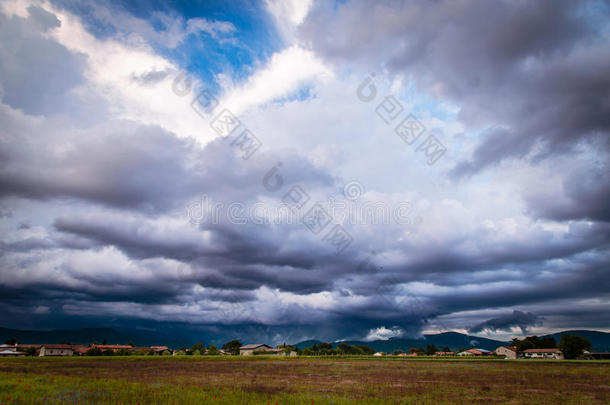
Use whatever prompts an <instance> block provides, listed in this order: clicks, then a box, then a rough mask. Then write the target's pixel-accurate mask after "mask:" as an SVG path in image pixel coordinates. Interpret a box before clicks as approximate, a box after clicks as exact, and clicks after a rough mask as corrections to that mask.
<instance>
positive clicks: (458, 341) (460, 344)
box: [293, 332, 509, 353]
mask: <svg viewBox="0 0 610 405" xmlns="http://www.w3.org/2000/svg"><path fill="white" fill-rule="evenodd" d="M317 343H320V341H319V340H306V341H304V342H300V343H297V344H296V345H293V346H296V347H298V348H300V349H304V348H306V347H311V346H313V345H314V344H317ZM339 343H346V344H348V345H356V346H359V345H366V346H369V347H371V348H372V349H374V350H375V351H378V352H386V353H392V352H393V351H394V350H403V351H405V352H406V351H408V350H409V349H410V348H411V347H422V348H425V347H426V345H428V344H433V345H436V346H438V348H439V349H442V348H443V347H445V346H448V347H449V348H451V350H457V349H460V348H466V347H472V346H476V347H480V348H482V349H487V350H495V349H496V348H497V347H498V346H501V345H505V344H508V343H509V342H502V341H500V340H493V339H487V338H483V337H478V336H469V335H464V334H463V333H458V332H444V333H439V334H434V335H424V336H423V337H421V338H419V339H402V338H390V339H388V340H373V341H371V342H364V341H359V340H351V341H345V342H334V343H332V345H333V346H335V347H336V346H337V345H339Z"/></svg>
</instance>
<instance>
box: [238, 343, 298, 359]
mask: <svg viewBox="0 0 610 405" xmlns="http://www.w3.org/2000/svg"><path fill="white" fill-rule="evenodd" d="M254 354H267V355H273V356H296V355H297V352H295V351H294V350H292V351H290V352H289V353H286V349H285V348H284V347H277V348H273V347H271V346H269V345H266V344H263V343H255V344H249V345H245V346H242V347H240V348H239V355H240V356H252V355H254Z"/></svg>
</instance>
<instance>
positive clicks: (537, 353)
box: [521, 349, 564, 360]
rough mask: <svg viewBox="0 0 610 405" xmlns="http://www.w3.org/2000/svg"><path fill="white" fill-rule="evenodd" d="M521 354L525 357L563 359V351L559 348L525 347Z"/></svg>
mask: <svg viewBox="0 0 610 405" xmlns="http://www.w3.org/2000/svg"><path fill="white" fill-rule="evenodd" d="M521 354H522V356H523V357H524V358H526V359H554V360H563V359H564V357H563V353H562V351H561V350H559V349H527V350H524V351H523V352H521Z"/></svg>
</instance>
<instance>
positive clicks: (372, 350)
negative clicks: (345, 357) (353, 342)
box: [358, 345, 402, 355]
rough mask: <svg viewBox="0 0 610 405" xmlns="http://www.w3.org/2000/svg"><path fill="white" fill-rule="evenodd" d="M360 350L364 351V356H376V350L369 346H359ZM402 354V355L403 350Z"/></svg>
mask: <svg viewBox="0 0 610 405" xmlns="http://www.w3.org/2000/svg"><path fill="white" fill-rule="evenodd" d="M358 348H359V349H360V350H362V352H363V353H364V354H368V355H371V354H375V350H374V349H372V348H370V347H369V346H364V345H362V346H358ZM400 352H401V353H402V350H401V351H400Z"/></svg>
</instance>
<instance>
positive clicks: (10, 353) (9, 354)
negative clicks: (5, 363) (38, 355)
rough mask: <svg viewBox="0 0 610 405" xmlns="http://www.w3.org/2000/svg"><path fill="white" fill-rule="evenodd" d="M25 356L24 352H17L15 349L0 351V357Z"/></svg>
mask: <svg viewBox="0 0 610 405" xmlns="http://www.w3.org/2000/svg"><path fill="white" fill-rule="evenodd" d="M25 355H26V354H25V353H24V352H18V351H17V350H15V349H3V350H1V351H0V357H19V356H25Z"/></svg>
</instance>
